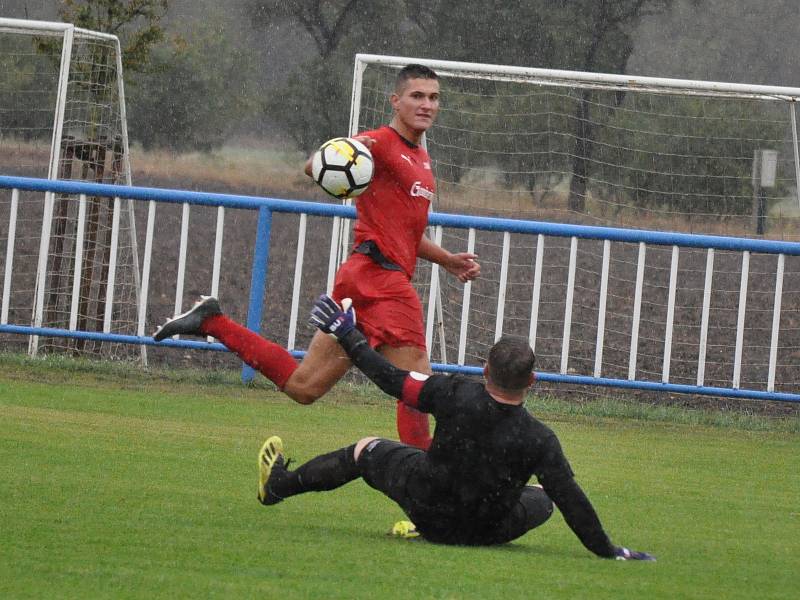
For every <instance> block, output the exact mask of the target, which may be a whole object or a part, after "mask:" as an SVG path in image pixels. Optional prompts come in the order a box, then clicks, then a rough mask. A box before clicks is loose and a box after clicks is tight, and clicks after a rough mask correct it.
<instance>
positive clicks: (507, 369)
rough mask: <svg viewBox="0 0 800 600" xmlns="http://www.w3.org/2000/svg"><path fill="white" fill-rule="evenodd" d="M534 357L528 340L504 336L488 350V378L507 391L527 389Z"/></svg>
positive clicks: (534, 360)
mask: <svg viewBox="0 0 800 600" xmlns="http://www.w3.org/2000/svg"><path fill="white" fill-rule="evenodd" d="M535 362H536V356H535V355H534V354H533V350H532V349H531V346H530V344H528V340H526V339H524V338H521V337H517V336H513V335H504V336H503V337H501V338H500V339H499V340H497V342H495V344H494V346H492V349H491V350H489V378H490V379H491V380H492V383H494V384H495V385H497V386H499V387H501V388H504V389H507V390H521V389H523V388H526V387H528V383H529V381H530V375H531V373H532V372H533V365H534V363H535Z"/></svg>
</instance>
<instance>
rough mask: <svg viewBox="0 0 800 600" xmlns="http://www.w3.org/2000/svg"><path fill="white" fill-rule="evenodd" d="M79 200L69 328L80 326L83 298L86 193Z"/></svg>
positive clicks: (71, 329) (73, 328) (73, 329)
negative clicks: (79, 317)
mask: <svg viewBox="0 0 800 600" xmlns="http://www.w3.org/2000/svg"><path fill="white" fill-rule="evenodd" d="M79 198H80V200H79V201H78V202H79V203H78V224H77V227H78V229H77V231H76V233H75V265H74V269H73V273H72V304H71V306H70V310H69V329H70V331H75V329H77V327H78V307H79V306H80V300H81V271H82V268H83V235H84V230H85V229H86V194H81V195H80V196H79Z"/></svg>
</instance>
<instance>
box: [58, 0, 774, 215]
mask: <svg viewBox="0 0 800 600" xmlns="http://www.w3.org/2000/svg"><path fill="white" fill-rule="evenodd" d="M687 1H690V2H693V3H694V4H701V3H702V2H704V1H707V0H687ZM674 3H675V0H488V1H483V2H474V1H471V0H466V1H465V0H247V1H246V9H247V14H248V15H249V16H250V19H251V23H250V24H251V26H252V27H253V28H254V29H256V30H258V29H259V28H267V27H268V26H270V25H271V24H275V23H286V24H290V25H292V26H293V27H294V28H295V29H296V30H297V31H301V32H303V33H304V34H305V35H306V36H308V38H309V40H310V41H311V44H310V46H311V48H312V50H311V51H310V53H309V56H308V58H307V59H306V60H303V61H301V62H299V63H298V65H297V67H296V68H295V69H294V70H293V71H292V72H291V73H290V74H289V75H288V77H287V78H286V79H285V80H284V81H282V82H281V83H279V84H278V85H276V86H273V87H272V88H271V89H268V90H263V89H262V88H260V86H259V85H258V83H257V81H256V75H257V73H256V72H255V69H254V68H253V65H252V63H251V58H250V56H249V55H248V53H247V51H246V50H244V49H242V48H241V47H239V46H237V45H236V44H234V43H233V40H235V38H236V36H237V31H233V30H230V29H226V28H225V27H222V26H220V25H219V23H215V22H214V21H213V20H210V21H208V22H205V23H201V24H200V25H198V26H197V27H195V28H194V29H193V31H192V32H191V34H190V35H187V34H183V35H177V34H176V33H175V32H171V31H169V30H167V27H166V20H165V16H166V15H167V12H168V10H169V8H170V2H169V0H65V1H64V2H63V3H62V5H61V8H60V16H61V18H62V19H63V20H65V21H68V22H73V23H75V24H76V25H78V26H80V27H85V28H88V29H95V30H99V31H106V32H109V33H114V34H116V35H118V36H119V37H120V39H121V42H122V44H123V62H124V72H125V84H126V95H127V105H128V118H129V132H130V135H131V137H132V139H134V140H136V141H138V142H140V143H141V144H143V146H144V147H145V148H153V147H167V148H171V149H175V150H193V151H197V150H200V151H209V150H213V149H214V148H217V147H219V146H220V145H222V144H223V143H224V142H225V141H226V139H228V138H229V136H230V134H231V132H232V131H233V130H235V129H237V128H239V127H241V124H242V123H254V122H258V121H259V120H262V119H263V120H268V121H270V122H272V123H279V124H280V126H281V128H282V129H283V130H284V131H285V133H286V134H288V135H289V136H290V137H291V138H292V139H293V140H294V141H295V142H296V144H297V146H298V147H299V148H301V149H302V150H305V151H308V150H310V149H312V148H313V147H314V146H316V145H317V144H318V143H319V142H320V141H321V140H324V139H327V138H329V137H332V136H334V135H340V134H341V133H342V132H344V131H346V129H347V119H348V115H349V110H348V107H349V102H350V93H351V82H352V66H353V56H354V54H356V53H357V52H366V53H376V54H393V55H401V56H419V57H426V58H436V59H442V60H457V61H471V62H483V63H495V64H506V65H520V66H547V67H550V68H556V69H566V70H577V71H593V72H607V73H625V72H626V67H627V65H628V61H629V59H630V57H631V53H632V51H633V44H634V42H633V40H634V35H635V32H636V30H637V27H638V26H639V25H640V24H641V23H642V20H643V19H647V18H649V17H652V16H653V15H660V14H663V13H665V12H666V11H668V10H669V9H670V8H671V7H672V6H673V5H674ZM595 99H596V92H594V91H592V90H589V89H586V90H582V91H579V92H578V97H577V98H576V100H575V101H574V102H573V103H572V109H571V110H572V111H573V114H572V118H570V119H569V125H568V126H569V127H570V128H571V133H572V134H573V135H572V136H570V139H569V141H568V142H565V143H568V144H569V146H568V147H565V148H564V152H563V154H561V156H563V157H568V158H567V159H562V160H567V162H568V164H564V165H563V168H564V169H565V170H566V171H568V172H571V173H572V177H571V181H570V195H569V197H570V200H569V201H570V206H571V208H572V209H573V210H577V211H581V210H583V209H584V202H585V198H586V196H587V185H588V184H589V182H590V180H591V179H592V178H593V176H596V175H597V172H596V169H597V168H596V167H595V166H593V165H595V164H600V165H602V164H604V161H603V158H604V152H607V151H608V150H607V147H608V146H607V144H604V143H603V142H604V138H605V137H607V136H608V132H609V131H612V130H613V129H614V127H618V128H619V127H621V128H625V127H627V128H630V129H635V128H636V126H637V123H636V122H635V120H636V119H637V118H640V117H637V116H635V113H631V112H630V111H617V112H614V113H613V114H611V113H609V114H602V111H598V109H597V103H596V102H595ZM614 102H615V103H616V104H618V105H620V106H623V105H624V104H625V102H626V98H625V94H622V93H620V94H618V96H617V97H616V98H615V100H614ZM687 107H688V108H687V109H686V110H687V111H689V112H691V111H692V110H693V109H692V107H691V105H690V104H687ZM626 118H627V119H629V121H630V122H620V120H622V119H626ZM599 124H600V125H599ZM731 126H732V127H733V126H737V124H736V123H732V124H731ZM756 133H758V132H754V135H753V136H751V137H753V138H754V139H756V138H759V139H761V138H764V137H769V136H768V135H767V136H765V135H764V132H761V133H760V134H759V135H756ZM767 133H769V134H770V135H771V134H773V133H774V132H767ZM673 143H680V142H679V141H673ZM753 143H754V144H755V143H757V141H756V142H753ZM653 151H654V152H655V151H657V149H656V148H654V149H653ZM748 151H749V149H742V148H739V149H737V152H738V153H739V155H741V153H742V152H744V153H745V154H746V153H747V152H748ZM646 154H647V153H645V154H643V155H640V156H634V157H631V160H632V162H633V163H635V162H636V161H637V160H638V161H647V160H648V158H647V156H646ZM675 154H676V155H680V153H679V152H677V153H675ZM673 160H675V159H673ZM687 160H689V159H687ZM671 168H673V167H671ZM692 168H695V169H696V168H697V165H692V164H685V165H674V169H676V171H680V170H684V171H685V172H691V169H692ZM741 168H743V169H744V168H745V166H742V167H741ZM746 168H747V169H749V165H746ZM658 176H659V175H658V174H657V173H654V174H653V175H652V177H658ZM660 176H662V177H663V176H664V174H661V175H660ZM666 176H669V173H667V175H666ZM744 179H746V177H745V178H744ZM629 183H630V184H631V187H632V188H635V189H639V190H648V189H655V188H658V185H654V184H653V182H652V181H651V182H640V181H637V182H633V181H632V182H629ZM719 184H720V185H721V186H722V188H723V189H718V190H709V192H708V193H709V195H719V196H725V195H726V194H727V195H730V196H736V195H738V194H740V193H741V190H731V189H729V187H728V189H724V186H725V185H728V186H730V184H729V183H727V184H726V183H725V182H724V181H723V180H722V179H719ZM743 185H744V184H743ZM639 196H640V197H638V198H637V202H645V203H646V202H658V201H660V199H659V198H658V197H657V195H656V194H653V195H652V196H653V197H649V196H648V194H647V192H646V191H644V192H639ZM691 197H692V194H691V193H689V191H688V190H687V194H686V195H685V198H686V203H687V206H686V207H683V208H686V209H688V210H691V209H692V206H691V205H692V200H691ZM744 210H746V209H744Z"/></svg>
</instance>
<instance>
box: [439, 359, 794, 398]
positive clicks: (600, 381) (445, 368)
mask: <svg viewBox="0 0 800 600" xmlns="http://www.w3.org/2000/svg"><path fill="white" fill-rule="evenodd" d="M431 367H432V368H433V370H434V371H438V372H440V373H461V374H464V375H476V376H481V375H483V367H465V366H459V365H442V364H433V365H431ZM536 380H537V381H541V382H547V383H567V384H570V385H592V386H602V387H614V388H627V389H636V390H646V391H653V392H667V393H681V394H697V395H700V396H722V397H726V398H743V399H751V400H779V401H781V402H800V394H791V393H788V392H763V391H760V390H747V389H731V388H720V387H711V386H697V385H685V384H680V383H662V382H660V381H642V380H633V381H631V380H629V379H611V378H608V377H591V376H589V375H560V374H557V373H539V372H537V373H536ZM534 390H535V385H534Z"/></svg>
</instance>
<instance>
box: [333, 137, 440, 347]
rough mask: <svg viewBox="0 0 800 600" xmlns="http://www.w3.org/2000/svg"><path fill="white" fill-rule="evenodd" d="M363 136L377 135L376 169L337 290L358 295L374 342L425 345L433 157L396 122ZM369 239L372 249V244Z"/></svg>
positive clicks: (360, 314)
mask: <svg viewBox="0 0 800 600" xmlns="http://www.w3.org/2000/svg"><path fill="white" fill-rule="evenodd" d="M360 135H365V136H369V137H371V138H372V139H374V140H375V143H374V144H373V145H372V148H370V151H371V153H372V157H373V159H374V161H375V173H374V175H373V179H372V183H370V185H369V188H367V190H366V191H365V192H364V193H363V194H361V195H360V196H358V197H357V198H356V214H357V219H356V224H355V228H354V232H355V240H354V245H353V248H354V252H353V254H352V255H351V256H350V258H349V259H348V260H347V261H346V262H345V263H344V264H343V265H342V266H341V268H340V269H339V272H338V273H337V274H336V281H335V283H334V288H333V293H332V296H333V297H334V299H336V300H337V301H338V302H341V300H342V299H343V298H351V299H352V300H353V306H354V307H355V309H356V317H357V319H358V324H359V329H361V330H362V331H363V332H364V335H365V336H366V337H367V339H368V340H369V343H370V345H371V346H372V347H378V346H381V345H383V344H387V345H389V346H392V347H402V346H416V347H418V348H421V349H423V350H424V349H425V347H426V346H425V332H424V329H423V325H422V304H421V303H420V300H419V297H418V296H417V293H416V291H415V290H414V288H413V287H412V285H411V277H412V276H413V275H414V269H415V268H416V264H417V249H418V247H419V242H420V240H421V239H422V236H423V235H424V233H425V227H426V226H427V225H428V210H429V208H430V204H431V200H432V199H433V197H434V194H435V193H436V192H435V190H436V184H435V181H434V178H433V172H432V171H431V164H430V157H429V156H428V153H427V152H426V151H425V149H424V148H422V147H421V146H417V145H415V144H412V143H411V142H409V141H407V140H405V139H404V138H403V137H401V136H400V134H399V133H397V131H395V130H394V129H392V128H391V127H389V126H384V127H381V128H379V129H376V130H374V131H367V132H365V133H363V134H360ZM369 242H371V243H372V244H371V246H372V251H371V252H370V251H369V250H365V249H364V247H365V244H367V243H369ZM367 245H369V244H367ZM375 249H377V252H375ZM360 252H368V253H366V254H365V253H360Z"/></svg>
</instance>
